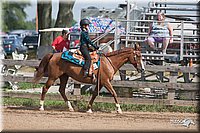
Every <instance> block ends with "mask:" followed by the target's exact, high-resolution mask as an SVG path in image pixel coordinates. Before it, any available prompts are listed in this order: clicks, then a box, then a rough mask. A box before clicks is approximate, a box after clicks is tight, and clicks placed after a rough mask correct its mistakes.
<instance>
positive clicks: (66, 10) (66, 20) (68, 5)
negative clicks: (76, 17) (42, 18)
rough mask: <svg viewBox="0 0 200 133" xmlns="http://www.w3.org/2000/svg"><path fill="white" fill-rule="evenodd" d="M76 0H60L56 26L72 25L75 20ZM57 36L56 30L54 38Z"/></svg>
mask: <svg viewBox="0 0 200 133" xmlns="http://www.w3.org/2000/svg"><path fill="white" fill-rule="evenodd" d="M74 3H75V0H66V1H62V0H59V10H58V15H57V19H56V23H55V26H54V27H58V28H60V27H71V26H72V23H73V22H74V21H73V12H72V9H73V7H74ZM56 36H57V33H56V32H54V34H53V38H55V37H56Z"/></svg>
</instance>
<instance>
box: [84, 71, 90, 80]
mask: <svg viewBox="0 0 200 133" xmlns="http://www.w3.org/2000/svg"><path fill="white" fill-rule="evenodd" d="M88 74H89V73H88V70H85V71H84V72H83V77H84V78H86V77H88Z"/></svg>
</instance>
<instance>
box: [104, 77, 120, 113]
mask: <svg viewBox="0 0 200 133" xmlns="http://www.w3.org/2000/svg"><path fill="white" fill-rule="evenodd" d="M105 87H106V88H107V90H108V91H109V92H110V93H111V94H112V96H113V97H114V100H115V105H116V107H117V113H119V114H122V110H121V107H120V105H119V101H118V99H117V93H116V92H115V90H114V89H113V87H112V85H111V83H110V81H109V80H108V81H107V82H106V83H105Z"/></svg>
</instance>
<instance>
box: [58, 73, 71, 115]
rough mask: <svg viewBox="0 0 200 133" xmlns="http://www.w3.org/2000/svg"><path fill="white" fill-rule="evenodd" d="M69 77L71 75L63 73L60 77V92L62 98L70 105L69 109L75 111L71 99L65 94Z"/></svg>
mask: <svg viewBox="0 0 200 133" xmlns="http://www.w3.org/2000/svg"><path fill="white" fill-rule="evenodd" d="M68 78H69V77H68V76H67V75H62V76H61V77H60V87H59V92H60V94H61V96H62V98H63V99H64V101H65V103H66V105H67V106H68V108H69V111H71V112H73V111H74V109H73V107H72V105H71V103H70V101H69V100H68V99H67V96H66V94H65V88H66V84H67V81H68Z"/></svg>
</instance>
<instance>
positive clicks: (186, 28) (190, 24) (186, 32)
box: [118, 2, 200, 61]
mask: <svg viewBox="0 0 200 133" xmlns="http://www.w3.org/2000/svg"><path fill="white" fill-rule="evenodd" d="M158 11H161V12H164V13H165V16H166V21H168V22H170V24H171V25H172V27H173V39H174V42H173V43H172V44H169V45H168V48H167V54H166V55H163V54H162V51H160V53H155V52H154V51H152V50H149V49H148V46H147V44H145V42H144V40H145V39H146V37H147V32H148V28H149V25H150V23H152V22H153V21H155V17H156V15H157V12H158ZM199 17H200V15H199V9H198V8H197V4H196V3H189V2H187V3H186V2H149V4H148V7H144V11H143V13H142V14H141V19H140V20H130V21H128V22H129V24H130V29H129V31H128V34H126V35H120V36H118V38H121V41H124V42H126V41H128V45H134V44H136V43H139V44H140V45H141V46H142V54H143V57H144V58H145V59H146V60H161V61H162V60H164V59H172V58H173V59H175V58H176V60H177V61H180V60H184V59H186V60H189V59H191V58H192V59H193V61H199V54H200V50H199V48H200V43H199V25H200V23H199V20H198V19H199ZM119 21H120V20H119ZM121 22H123V21H121ZM124 23H126V22H125V21H124ZM131 23H134V25H131ZM122 38H123V39H122ZM161 46H162V44H159V43H157V44H156V47H158V48H159V49H160V48H161Z"/></svg>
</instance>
